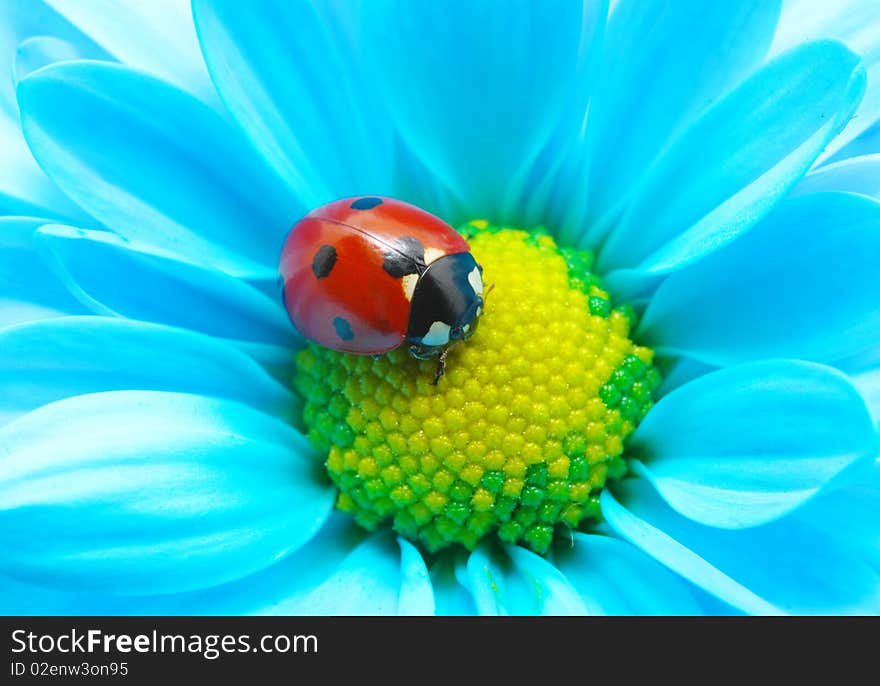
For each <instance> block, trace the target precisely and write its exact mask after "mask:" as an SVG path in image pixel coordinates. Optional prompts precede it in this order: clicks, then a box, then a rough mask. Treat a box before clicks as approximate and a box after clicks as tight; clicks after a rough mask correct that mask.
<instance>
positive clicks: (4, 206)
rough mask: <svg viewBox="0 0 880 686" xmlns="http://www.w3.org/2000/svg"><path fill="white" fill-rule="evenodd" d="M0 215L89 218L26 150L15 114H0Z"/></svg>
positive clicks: (68, 218)
mask: <svg viewBox="0 0 880 686" xmlns="http://www.w3.org/2000/svg"><path fill="white" fill-rule="evenodd" d="M0 215H24V216H33V217H46V218H50V219H55V220H56V221H58V220H60V221H69V220H70V219H76V220H78V221H83V222H89V221H91V220H90V219H89V217H88V215H87V214H85V213H84V212H83V211H82V210H81V209H80V208H78V207H77V206H76V205H74V204H73V203H72V202H71V201H70V200H69V199H68V198H67V197H65V196H64V195H63V194H62V193H61V191H59V190H58V188H57V187H56V186H55V184H53V183H52V181H50V180H49V177H47V176H46V174H45V173H44V172H43V170H42V169H40V167H39V165H37V162H36V160H34V158H33V156H32V155H31V151H30V150H28V147H27V143H25V140H24V137H23V136H22V133H21V127H20V126H19V123H18V116H17V115H14V118H13V116H7V115H5V114H2V113H0Z"/></svg>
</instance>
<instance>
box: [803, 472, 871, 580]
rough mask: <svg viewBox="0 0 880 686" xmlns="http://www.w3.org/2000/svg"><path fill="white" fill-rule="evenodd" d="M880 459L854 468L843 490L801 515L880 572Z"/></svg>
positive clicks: (822, 498) (821, 499) (826, 495)
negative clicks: (879, 510)
mask: <svg viewBox="0 0 880 686" xmlns="http://www.w3.org/2000/svg"><path fill="white" fill-rule="evenodd" d="M878 506H880V459H876V460H866V461H863V462H860V463H859V464H857V465H854V466H853V467H852V468H851V469H850V470H849V472H848V474H847V478H846V480H845V482H844V483H843V484H842V485H841V486H840V488H838V489H835V490H832V491H829V492H827V493H823V494H822V495H820V496H819V497H818V498H816V499H815V500H813V501H812V502H810V504H809V505H808V506H807V507H805V508H804V509H803V510H802V511H800V512H798V516H799V518H800V519H801V521H803V522H806V523H808V524H809V525H810V526H813V527H815V528H816V529H818V530H821V531H823V532H824V533H825V535H827V536H831V537H834V538H836V539H839V540H840V541H841V542H842V544H843V545H845V546H846V547H847V548H848V549H849V550H853V551H856V552H857V553H858V554H860V556H861V557H862V558H863V559H864V560H866V561H867V562H868V563H870V564H871V565H872V566H873V568H874V570H875V571H877V572H878V573H880V521H878V518H877V509H878Z"/></svg>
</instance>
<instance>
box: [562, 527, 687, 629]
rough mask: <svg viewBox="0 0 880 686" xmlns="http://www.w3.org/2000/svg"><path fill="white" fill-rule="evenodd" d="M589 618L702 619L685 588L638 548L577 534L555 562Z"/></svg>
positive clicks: (617, 540)
mask: <svg viewBox="0 0 880 686" xmlns="http://www.w3.org/2000/svg"><path fill="white" fill-rule="evenodd" d="M554 562H555V563H556V566H557V567H558V568H559V571H560V572H562V574H563V575H564V576H565V578H566V579H568V582H569V583H570V584H571V585H572V586H573V587H574V588H575V590H577V592H578V593H579V594H580V597H581V601H582V602H583V604H584V609H585V611H586V613H587V614H591V615H699V614H702V613H703V611H702V608H701V607H700V605H699V603H698V600H697V598H696V597H695V595H694V593H693V591H692V590H691V588H689V585H688V584H687V582H685V581H683V580H682V578H681V577H679V576H677V575H676V574H673V573H671V572H670V571H669V570H668V569H666V568H665V567H663V565H661V564H659V563H657V562H656V561H655V560H653V559H652V558H651V557H650V556H648V555H646V554H645V553H644V552H642V551H641V550H639V549H638V548H636V547H634V546H632V545H630V544H629V543H625V542H624V541H621V540H619V539H617V538H611V537H609V536H596V535H593V534H582V533H575V534H574V535H573V544H572V547H571V549H570V550H567V551H564V552H559V553H557V554H556V555H555V556H554Z"/></svg>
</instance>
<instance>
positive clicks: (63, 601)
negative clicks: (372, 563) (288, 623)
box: [0, 511, 365, 616]
mask: <svg viewBox="0 0 880 686" xmlns="http://www.w3.org/2000/svg"><path fill="white" fill-rule="evenodd" d="M364 533H365V532H364V531H363V529H361V528H360V527H358V526H357V525H356V524H355V523H354V520H353V519H352V518H351V517H350V516H348V515H343V514H341V513H339V512H338V511H333V512H331V514H330V516H329V517H328V519H327V522H326V523H325V524H324V526H322V527H321V529H320V530H319V531H318V532H317V533H316V534H315V535H314V536H313V537H312V538H311V539H310V540H309V541H308V542H307V543H305V544H304V545H303V546H302V547H301V548H298V549H297V550H295V551H294V552H292V553H291V554H290V555H287V556H286V557H284V559H282V560H280V561H279V562H276V563H275V564H273V565H270V566H268V567H266V568H265V569H263V570H261V571H259V572H257V573H256V574H250V575H248V576H245V577H242V578H240V579H237V580H235V581H231V582H229V583H225V584H220V585H219V586H210V587H208V588H204V589H200V590H196V591H189V592H185V593H170V594H164V595H141V596H132V595H117V594H114V593H107V592H103V593H102V592H100V591H97V592H93V593H88V592H71V591H59V590H57V589H50V588H45V587H42V586H34V585H33V584H28V583H25V582H20V581H17V580H14V579H11V578H9V577H0V614H20V615H71V614H72V615H85V614H89V615H131V614H136V615H227V616H228V615H236V616H239V615H258V614H264V615H265V614H280V612H279V608H283V605H284V604H285V603H289V602H290V601H291V599H293V598H297V597H303V596H305V595H307V594H308V593H310V592H311V591H312V590H313V589H314V588H315V587H317V586H318V585H320V584H321V583H322V582H324V581H325V580H326V579H327V578H329V577H330V576H331V575H332V574H333V573H334V572H335V571H336V570H337V569H338V568H339V566H340V565H341V564H342V563H343V562H344V560H345V558H346V557H347V556H348V555H349V553H350V552H351V551H352V549H353V548H354V547H355V546H356V545H357V544H358V543H359V542H360V541H361V540H363V538H364Z"/></svg>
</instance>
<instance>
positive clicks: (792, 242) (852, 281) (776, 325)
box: [638, 193, 880, 366]
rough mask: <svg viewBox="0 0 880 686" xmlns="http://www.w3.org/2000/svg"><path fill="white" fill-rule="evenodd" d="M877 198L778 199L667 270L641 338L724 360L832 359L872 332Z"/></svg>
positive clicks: (879, 318)
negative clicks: (769, 209)
mask: <svg viewBox="0 0 880 686" xmlns="http://www.w3.org/2000/svg"><path fill="white" fill-rule="evenodd" d="M878 255H880V203H878V202H876V201H874V200H871V199H870V198H866V197H862V196H857V195H849V194H843V193H816V194H811V195H805V196H801V197H798V198H793V199H791V200H788V201H786V202H785V203H784V204H783V205H781V206H780V207H779V208H778V209H777V210H776V211H774V212H773V213H772V214H771V215H770V216H769V217H767V219H766V220H765V221H763V222H762V223H761V224H760V225H759V226H756V227H755V228H754V229H753V230H752V231H750V232H749V233H748V234H746V235H745V236H743V237H741V238H740V239H739V240H737V241H735V242H734V243H732V244H731V245H729V246H728V247H726V248H725V249H724V250H721V251H719V252H717V253H715V254H714V255H710V256H709V257H708V258H706V259H705V260H703V261H701V262H699V263H698V264H695V265H692V266H691V267H689V268H687V269H685V270H682V271H680V272H677V273H675V274H672V275H671V276H670V277H669V278H667V279H666V281H664V282H663V284H662V286H660V288H659V289H658V291H657V292H656V294H655V295H654V298H653V299H652V300H651V303H650V305H649V306H648V309H647V310H646V312H645V314H644V317H643V318H642V322H641V325H640V327H639V329H638V336H639V338H640V340H643V341H645V342H646V344H648V345H651V346H652V347H654V348H655V349H656V350H657V351H658V352H660V353H664V354H670V355H675V354H682V355H687V356H689V357H692V358H694V359H697V360H700V361H702V362H704V363H707V364H715V365H719V366H722V365H728V364H735V363H737V362H742V361H748V360H758V359H766V358H773V357H792V358H801V359H809V360H816V361H820V362H826V361H833V360H836V359H839V358H842V357H846V356H849V355H853V354H855V353H858V352H859V351H861V350H863V349H865V348H867V347H869V346H873V345H874V344H875V343H876V341H877V340H880V308H878V307H877V303H878V302H880V279H878V278H877V265H878Z"/></svg>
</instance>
